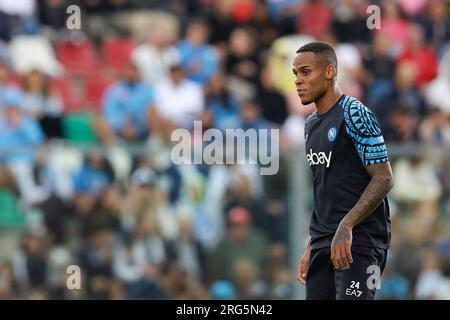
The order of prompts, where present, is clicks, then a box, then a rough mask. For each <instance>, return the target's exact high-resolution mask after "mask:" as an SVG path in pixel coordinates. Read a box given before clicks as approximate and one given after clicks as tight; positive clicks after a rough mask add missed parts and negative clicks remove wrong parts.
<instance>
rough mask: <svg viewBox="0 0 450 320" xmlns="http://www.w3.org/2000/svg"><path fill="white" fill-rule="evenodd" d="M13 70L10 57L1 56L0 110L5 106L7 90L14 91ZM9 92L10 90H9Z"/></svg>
mask: <svg viewBox="0 0 450 320" xmlns="http://www.w3.org/2000/svg"><path fill="white" fill-rule="evenodd" d="M10 71H11V69H10V65H9V60H8V57H3V56H0V109H1V108H2V107H3V105H4V104H5V102H4V101H3V100H4V97H3V95H4V92H5V90H7V89H13V88H14V86H13V85H12V83H11V72H10ZM7 91H8V90H7Z"/></svg>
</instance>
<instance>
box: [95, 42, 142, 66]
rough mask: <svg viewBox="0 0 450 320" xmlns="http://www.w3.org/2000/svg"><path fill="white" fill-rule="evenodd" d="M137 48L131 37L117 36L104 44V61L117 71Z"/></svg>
mask: <svg viewBox="0 0 450 320" xmlns="http://www.w3.org/2000/svg"><path fill="white" fill-rule="evenodd" d="M134 48H135V43H134V42H133V41H132V40H130V39H125V38H115V39H110V40H107V41H105V42H104V43H103V46H102V63H103V64H104V65H105V66H106V67H108V68H112V69H114V70H115V71H120V70H121V69H122V68H123V67H124V66H125V65H126V64H127V63H128V62H129V61H130V56H131V53H132V51H133V49H134Z"/></svg>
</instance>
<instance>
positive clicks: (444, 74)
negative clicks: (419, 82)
mask: <svg viewBox="0 0 450 320" xmlns="http://www.w3.org/2000/svg"><path fill="white" fill-rule="evenodd" d="M448 92H450V51H448V52H447V53H445V54H444V55H443V56H442V57H441V59H440V60H439V71H438V75H437V77H436V78H435V79H434V80H432V81H431V82H430V83H429V84H428V86H427V87H426V89H425V99H426V101H427V103H428V104H429V105H430V106H431V107H436V108H439V109H441V110H442V112H443V113H444V114H445V116H446V117H447V118H449V117H450V101H449V99H448V98H447V97H448Z"/></svg>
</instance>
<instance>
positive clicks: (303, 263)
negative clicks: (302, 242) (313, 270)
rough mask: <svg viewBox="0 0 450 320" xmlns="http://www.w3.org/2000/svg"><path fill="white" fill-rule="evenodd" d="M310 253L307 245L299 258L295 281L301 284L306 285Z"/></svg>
mask: <svg viewBox="0 0 450 320" xmlns="http://www.w3.org/2000/svg"><path fill="white" fill-rule="evenodd" d="M310 253H311V248H310V245H309V241H308V245H307V246H306V249H305V253H303V256H302V257H301V258H300V261H299V263H298V266H297V280H298V281H300V283H301V284H306V275H307V274H308V265H309V255H310Z"/></svg>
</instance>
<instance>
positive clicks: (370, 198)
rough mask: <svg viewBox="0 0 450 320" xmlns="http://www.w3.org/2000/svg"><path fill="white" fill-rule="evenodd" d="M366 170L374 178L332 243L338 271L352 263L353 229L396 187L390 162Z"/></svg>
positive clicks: (339, 228)
mask: <svg viewBox="0 0 450 320" xmlns="http://www.w3.org/2000/svg"><path fill="white" fill-rule="evenodd" d="M366 170H367V172H368V173H369V175H370V176H371V177H372V179H371V180H370V182H369V184H368V185H367V187H366V189H365V190H364V192H363V194H362V195H361V198H359V201H358V202H357V203H356V204H355V206H354V207H353V208H352V209H351V210H350V211H349V212H348V213H347V214H346V215H345V217H344V218H343V219H342V221H341V223H340V224H339V227H338V229H337V230H336V234H335V235H334V238H333V242H332V243H331V260H332V261H333V265H334V267H335V268H336V269H341V270H344V269H348V268H349V267H350V263H352V262H353V261H352V254H351V245H352V229H353V227H355V226H356V225H358V224H359V223H361V222H362V221H364V219H366V218H367V217H368V216H369V215H371V214H372V212H373V211H374V210H375V209H376V208H377V207H378V206H379V205H380V203H381V201H383V199H384V197H385V196H386V195H387V194H388V192H389V191H390V190H391V189H392V187H393V186H394V183H393V176H392V170H391V165H390V164H389V162H384V163H380V164H374V165H368V166H366Z"/></svg>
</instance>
